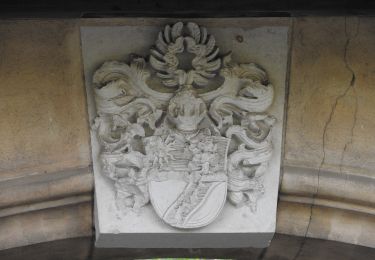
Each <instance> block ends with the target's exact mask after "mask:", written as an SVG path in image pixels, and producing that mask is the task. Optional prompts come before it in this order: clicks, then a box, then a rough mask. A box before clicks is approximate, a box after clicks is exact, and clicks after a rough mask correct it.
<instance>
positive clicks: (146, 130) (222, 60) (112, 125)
mask: <svg viewBox="0 0 375 260" xmlns="http://www.w3.org/2000/svg"><path fill="white" fill-rule="evenodd" d="M148 60H149V62H146V61H145V59H144V58H142V57H139V56H133V57H132V59H131V61H130V63H129V64H127V63H124V62H117V61H109V62H105V63H104V64H103V65H102V66H101V67H100V68H99V69H98V70H97V71H96V72H95V75H94V79H93V83H94V89H95V101H96V107H97V113H98V117H97V118H96V120H95V125H94V129H95V131H96V133H97V136H98V139H99V141H100V144H101V152H100V161H101V164H102V173H103V174H104V175H106V176H108V177H109V178H111V179H112V180H113V181H114V190H115V192H116V204H117V206H118V208H119V209H120V210H123V211H125V212H126V211H129V210H134V211H139V210H140V209H141V208H142V207H144V206H145V205H147V204H148V203H150V202H151V204H152V206H153V208H154V210H155V212H156V213H157V215H158V216H159V217H160V218H161V219H163V220H164V222H165V223H167V224H169V225H171V226H173V227H176V228H198V227H203V226H206V225H208V224H210V223H211V222H212V221H214V220H215V218H216V217H217V216H218V215H219V214H220V212H221V210H222V209H223V206H224V204H225V203H226V201H227V200H229V202H230V203H232V204H233V205H234V206H237V207H242V206H248V207H250V209H251V210H252V211H256V205H257V200H258V198H259V197H260V196H261V195H262V194H263V193H264V187H263V184H262V176H263V175H264V174H265V173H266V172H267V166H268V163H269V161H270V159H271V155H272V143H271V137H272V135H271V128H272V126H273V124H274V122H275V119H274V118H273V117H272V116H270V115H268V114H267V110H268V108H269V107H270V106H271V104H272V101H273V87H272V85H270V84H269V82H268V79H267V76H266V73H265V71H264V70H263V69H261V68H260V67H259V66H257V65H256V64H253V63H247V64H236V63H234V62H232V61H231V58H230V54H229V55H224V56H220V54H219V48H218V47H217V46H216V44H215V38H214V37H213V36H212V35H209V34H208V33H207V29H206V28H204V27H201V26H198V25H197V24H195V23H190V22H189V23H187V24H184V23H182V22H178V23H176V24H174V25H172V26H170V25H167V26H165V28H164V29H163V30H162V31H161V32H160V33H159V35H158V37H157V40H156V43H155V46H154V47H153V48H151V52H150V56H149V59H148ZM140 214H142V213H140Z"/></svg>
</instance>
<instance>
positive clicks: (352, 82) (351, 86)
mask: <svg viewBox="0 0 375 260" xmlns="http://www.w3.org/2000/svg"><path fill="white" fill-rule="evenodd" d="M355 19H356V22H355V23H356V25H355V27H356V28H355V30H354V34H353V35H351V34H350V32H349V29H348V25H347V24H348V18H347V17H345V19H344V32H345V36H346V42H345V47H344V55H343V57H344V63H345V67H346V69H347V70H348V72H349V73H350V74H351V79H350V82H349V84H348V86H347V87H346V88H345V90H344V91H343V92H342V93H341V94H340V95H338V96H337V97H336V99H335V101H334V103H333V105H332V108H331V111H330V114H329V116H328V119H327V121H326V123H325V124H324V128H323V135H322V154H323V156H322V160H321V163H320V165H319V168H318V173H317V184H316V185H315V190H314V192H313V194H312V195H311V198H312V202H311V205H310V214H309V220H308V224H307V227H306V231H305V234H304V240H303V241H302V243H301V244H300V246H299V248H298V250H297V253H296V255H295V256H294V258H293V260H297V259H298V258H299V257H300V254H301V252H302V251H303V248H304V245H305V242H306V238H307V235H308V233H309V230H310V226H311V222H312V215H313V210H314V205H315V200H316V197H317V196H318V193H319V187H320V174H321V170H322V168H323V166H324V164H325V162H326V142H327V132H328V127H329V126H330V124H331V123H332V119H333V117H334V114H335V112H336V109H337V106H338V104H339V102H340V101H341V100H342V99H344V98H345V97H346V96H347V95H348V93H349V91H350V90H352V91H353V93H354V97H355V108H354V115H353V123H352V126H351V130H350V137H349V140H348V141H347V142H346V143H345V145H344V149H343V152H342V155H341V161H340V172H342V166H343V160H344V157H345V153H346V151H347V149H348V147H349V146H350V145H351V144H352V143H353V136H354V129H355V126H356V122H357V114H358V96H357V93H356V90H355V83H356V74H355V72H354V69H353V68H352V66H351V64H350V62H349V60H348V49H349V46H350V43H351V41H352V40H353V39H355V38H356V37H357V36H358V33H359V25H360V21H359V18H355ZM298 38H299V39H300V41H302V40H303V35H302V30H300V31H299V37H298ZM301 44H302V43H301ZM304 45H305V44H302V46H304Z"/></svg>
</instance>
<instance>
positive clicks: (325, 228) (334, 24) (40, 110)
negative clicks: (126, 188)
mask: <svg viewBox="0 0 375 260" xmlns="http://www.w3.org/2000/svg"><path fill="white" fill-rule="evenodd" d="M262 19H267V18H253V20H250V21H253V22H254V23H256V24H261V23H262ZM273 19H275V20H276V21H277V19H278V18H273ZM282 19H283V21H284V22H285V19H286V18H282ZM145 21H147V19H145ZM122 22H123V20H122V19H116V20H115V21H113V20H73V19H72V20H2V21H0V82H1V88H0V116H1V121H0V138H1V148H0V186H1V189H0V218H1V219H0V249H6V248H12V247H17V246H24V245H30V244H34V243H39V242H45V241H53V240H59V239H64V238H73V237H87V236H91V235H92V201H93V199H92V189H93V178H92V171H91V158H90V153H89V151H90V141H89V124H88V119H87V111H86V99H85V96H86V95H85V86H84V79H83V74H82V73H83V68H82V62H81V50H80V30H79V28H80V26H81V25H85V24H93V23H96V24H98V23H106V24H119V23H122ZM127 23H131V19H128V20H127ZM289 25H290V32H291V33H290V57H289V58H290V60H289V63H290V68H289V74H288V78H289V80H288V83H289V95H288V97H287V104H288V106H287V115H286V127H285V129H286V130H285V138H284V161H283V167H282V171H283V176H282V180H281V185H280V196H279V206H278V223H277V231H278V232H279V233H283V234H289V235H297V236H303V237H315V238H322V239H329V240H336V241H342V242H347V243H352V244H358V245H364V246H370V247H375V237H374V236H373V234H374V233H375V205H374V203H375V192H374V191H375V173H374V172H375V171H374V170H375V137H374V135H373V133H374V131H375V119H374V118H375V104H374V101H375V88H374V87H373V85H374V82H375V73H374V71H375V63H374V62H373V60H374V58H375V51H374V50H375V47H374V46H375V19H374V18H365V17H362V18H357V17H348V18H345V17H335V18H330V17H326V18H321V17H319V18H314V17H310V18H290V19H289Z"/></svg>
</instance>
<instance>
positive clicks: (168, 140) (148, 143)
mask: <svg viewBox="0 0 375 260" xmlns="http://www.w3.org/2000/svg"><path fill="white" fill-rule="evenodd" d="M228 144H229V139H228V138H224V137H220V136H212V135H211V133H210V130H209V129H207V128H206V129H201V130H199V131H197V132H196V133H193V134H183V133H179V132H171V133H170V134H168V135H164V136H152V137H149V138H147V139H145V148H146V153H147V155H152V158H154V160H164V158H160V157H159V156H158V155H161V154H162V155H163V156H165V157H166V158H165V159H166V161H167V162H168V163H161V167H160V168H156V169H155V168H154V170H153V171H152V174H151V175H150V180H149V183H148V189H149V194H150V200H151V203H152V205H153V207H154V209H155V211H156V213H157V214H158V216H159V217H160V218H162V219H163V220H164V221H165V222H166V223H168V224H169V225H171V226H174V227H178V228H198V227H202V226H206V225H208V224H209V223H211V222H212V221H213V220H214V219H215V218H216V217H217V216H218V215H219V213H220V211H221V209H222V208H223V206H224V204H225V201H226V194H227V173H226V162H227V156H226V155H227V150H228ZM168 149H169V150H170V151H173V154H170V155H169V154H168V153H164V152H162V153H161V152H160V151H166V150H168Z"/></svg>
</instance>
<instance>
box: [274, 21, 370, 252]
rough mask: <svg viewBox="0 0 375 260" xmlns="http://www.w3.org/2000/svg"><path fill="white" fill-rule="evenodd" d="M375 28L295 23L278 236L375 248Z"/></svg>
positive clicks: (352, 23)
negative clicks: (316, 238) (334, 241)
mask: <svg viewBox="0 0 375 260" xmlns="http://www.w3.org/2000/svg"><path fill="white" fill-rule="evenodd" d="M374 25H375V19H373V18H358V17H351V18H345V17H326V18H295V19H294V29H293V39H292V50H291V68H290V90H289V101H288V111H287V113H288V114H287V129H286V140H285V160H284V175H283V180H282V184H281V196H280V200H281V201H282V203H280V205H279V212H278V226H277V229H278V231H279V232H282V233H287V234H297V235H301V236H310V237H318V238H324V239H330V240H338V241H344V242H348V243H354V244H361V245H366V246H374V244H375V241H374V239H373V238H371V237H372V234H373V232H374V228H375V222H374V216H375V204H374V203H375V192H374V190H375V175H374V170H375V149H374V147H375V136H374V135H373V133H374V131H375V121H374V115H375V105H374V100H375V99H374V98H375V89H374V88H373V82H374V81H375V74H374V73H373V71H374V69H375V65H374V62H373V60H374V58H375V54H374V53H375V52H374V51H372V50H373V48H374V46H375V29H374V28H375V27H374ZM292 216H293V217H292ZM291 217H292V219H293V220H294V222H293V223H292V221H291Z"/></svg>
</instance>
